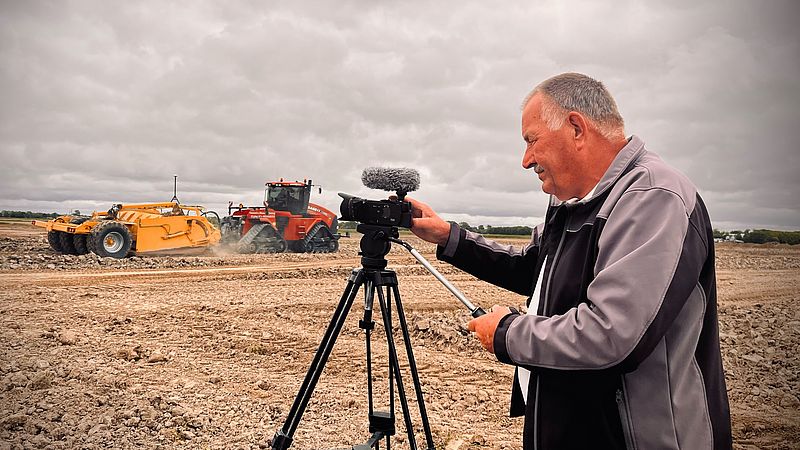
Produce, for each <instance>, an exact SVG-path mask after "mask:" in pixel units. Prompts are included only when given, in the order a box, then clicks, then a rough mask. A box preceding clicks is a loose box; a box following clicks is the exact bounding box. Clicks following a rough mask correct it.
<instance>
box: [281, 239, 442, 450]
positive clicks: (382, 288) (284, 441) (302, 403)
mask: <svg viewBox="0 0 800 450" xmlns="http://www.w3.org/2000/svg"><path fill="white" fill-rule="evenodd" d="M357 230H358V231H359V232H361V233H363V236H362V238H361V243H360V246H361V255H362V256H361V265H362V267H361V268H360V269H354V270H353V272H352V274H351V275H350V278H349V279H348V280H347V286H346V287H345V289H344V293H343V294H342V297H341V299H340V300H339V304H338V305H337V307H336V310H335V311H334V313H333V318H332V319H331V322H330V324H329V325H328V328H327V329H326V330H325V334H324V335H323V337H322V341H321V342H320V345H319V348H318V349H317V351H316V353H315V354H314V359H313V360H312V361H311V366H310V367H309V368H308V372H307V373H306V376H305V379H304V380H303V383H302V385H301V386H300V392H298V394H297V396H296V397H295V399H294V403H293V404H292V407H291V408H290V410H289V414H288V416H287V417H286V421H285V422H284V425H283V428H281V429H280V430H279V431H278V432H276V433H275V436H274V437H273V438H272V449H273V450H285V449H287V448H289V446H290V445H291V444H292V440H293V437H294V433H295V431H296V430H297V426H298V425H299V423H300V419H301V417H302V415H303V412H304V411H305V409H306V407H307V406H308V402H309V400H310V399H311V395H312V394H313V392H314V388H315V387H316V385H317V381H318V380H319V377H320V375H321V374H322V370H323V369H324V368H325V364H326V363H327V361H328V357H329V356H330V353H331V350H332V349H333V345H334V344H335V342H336V338H337V337H338V336H339V333H340V332H341V329H342V326H343V325H344V322H345V319H346V318H347V315H348V313H349V311H350V308H351V307H352V305H353V301H354V300H355V298H356V295H357V294H358V291H359V289H361V287H362V286H363V287H364V317H363V319H361V320H359V323H358V326H359V328H361V329H363V330H364V332H365V340H366V366H367V397H368V402H369V432H370V433H372V436H371V437H370V438H369V440H367V441H366V442H365V443H363V444H357V445H354V446H352V447H351V450H369V449H380V444H381V441H385V442H386V450H391V436H393V435H394V434H395V431H396V430H395V413H394V409H395V391H394V387H395V383H396V385H397V396H398V398H399V400H400V406H401V408H402V411H403V421H404V423H405V428H406V432H407V436H408V443H409V446H410V448H411V449H412V450H417V442H416V438H415V436H414V428H413V425H412V423H411V414H410V411H409V407H408V400H407V398H406V393H405V387H404V385H403V378H402V376H401V373H400V363H399V361H398V359H397V348H396V346H395V342H394V337H393V335H392V300H394V304H395V306H396V309H397V319H398V321H399V324H400V330H401V331H402V334H403V341H404V344H405V349H406V355H407V357H408V366H409V371H410V372H411V379H412V381H413V384H414V392H415V394H416V398H417V404H418V405H419V413H420V417H421V420H422V429H423V431H424V433H425V440H426V442H427V449H428V450H434V447H433V436H432V435H431V427H430V423H429V421H428V413H427V411H426V409H425V402H424V399H423V397H422V386H421V385H420V381H419V374H418V373H417V364H416V361H415V359H414V352H413V350H412V348H411V341H410V338H409V333H408V325H407V324H406V318H405V313H404V311H403V304H402V301H401V299H400V289H399V288H398V285H397V274H396V273H395V272H394V271H393V270H388V269H386V265H387V261H386V258H385V257H386V254H387V253H389V250H390V248H391V242H399V241H397V238H398V231H397V228H396V227H386V226H380V225H366V224H359V225H358V228H357ZM376 293H377V298H378V303H379V306H380V309H381V318H382V320H383V328H384V330H385V331H386V344H387V347H388V354H389V391H388V392H389V409H388V411H383V410H381V411H378V410H375V409H374V404H373V395H372V394H373V392H372V344H371V335H372V330H373V329H374V327H375V322H374V321H373V320H372V313H373V306H374V300H375V294H376Z"/></svg>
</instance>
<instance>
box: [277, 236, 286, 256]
mask: <svg viewBox="0 0 800 450" xmlns="http://www.w3.org/2000/svg"><path fill="white" fill-rule="evenodd" d="M287 248H288V246H287V245H286V241H285V240H283V238H282V237H278V241H277V242H276V243H275V249H274V250H275V253H283V252H285V251H286V249H287Z"/></svg>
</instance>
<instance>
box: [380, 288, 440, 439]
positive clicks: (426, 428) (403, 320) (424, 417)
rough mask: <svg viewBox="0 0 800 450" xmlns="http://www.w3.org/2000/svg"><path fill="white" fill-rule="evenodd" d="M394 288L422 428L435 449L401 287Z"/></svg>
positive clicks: (398, 317)
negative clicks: (401, 298) (401, 297)
mask: <svg viewBox="0 0 800 450" xmlns="http://www.w3.org/2000/svg"><path fill="white" fill-rule="evenodd" d="M392 290H393V292H394V301H395V305H397V319H398V321H399V322H400V329H401V330H402V332H403V342H404V343H405V346H406V354H407V356H408V368H409V371H410V372H411V379H412V380H413V382H414V392H415V393H416V395H417V404H419V415H420V417H421V418H422V429H423V430H424V432H425V440H426V441H427V443H428V449H431V450H433V448H434V447H433V434H432V433H431V424H430V422H429V421H428V411H427V410H426V409H425V400H424V399H423V397H422V384H421V383H420V381H419V373H418V372H417V362H416V359H415V358H414V350H412V348H411V337H410V335H409V333H408V324H407V323H406V315H405V312H404V311H403V302H402V301H401V300H400V289H399V288H398V287H397V285H394V286H392ZM390 300H391V298H390Z"/></svg>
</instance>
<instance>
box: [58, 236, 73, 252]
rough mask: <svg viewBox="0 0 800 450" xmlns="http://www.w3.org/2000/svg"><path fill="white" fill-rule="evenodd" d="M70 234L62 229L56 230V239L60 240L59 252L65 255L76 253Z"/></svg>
mask: <svg viewBox="0 0 800 450" xmlns="http://www.w3.org/2000/svg"><path fill="white" fill-rule="evenodd" d="M72 236H73V235H72V234H71V233H65V232H63V231H59V232H58V239H59V240H60V241H61V253H63V254H65V255H77V254H78V251H77V250H75V244H73V243H72Z"/></svg>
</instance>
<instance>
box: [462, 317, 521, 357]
mask: <svg viewBox="0 0 800 450" xmlns="http://www.w3.org/2000/svg"><path fill="white" fill-rule="evenodd" d="M510 313H511V310H510V309H509V308H507V307H505V306H499V305H494V306H493V307H492V310H491V311H489V312H488V313H486V314H484V315H482V316H480V317H478V318H475V319H472V320H470V321H469V322H468V323H467V329H468V330H469V331H473V332H475V336H476V337H477V338H478V340H480V341H481V345H483V348H485V349H486V350H488V351H490V352H492V353H494V332H495V330H497V324H499V323H500V319H502V318H503V317H505V316H506V315H507V314H510Z"/></svg>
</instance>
